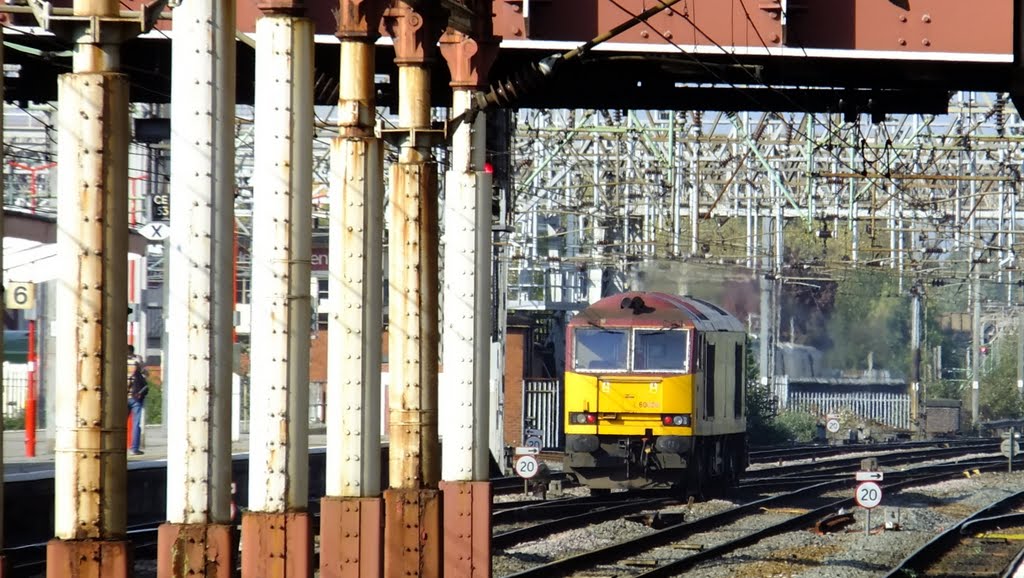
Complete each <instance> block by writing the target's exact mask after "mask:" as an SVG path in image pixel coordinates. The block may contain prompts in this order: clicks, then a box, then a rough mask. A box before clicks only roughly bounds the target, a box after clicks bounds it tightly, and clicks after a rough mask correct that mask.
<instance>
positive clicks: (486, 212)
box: [439, 6, 497, 577]
mask: <svg viewBox="0 0 1024 578" xmlns="http://www.w3.org/2000/svg"><path fill="white" fill-rule="evenodd" d="M488 8H489V6H488ZM484 13H486V14H490V10H489V9H487V10H486V11H485V12H484ZM488 24H489V22H488ZM487 32H489V31H487ZM489 37H490V34H489V33H482V34H480V35H479V36H478V38H488V39H489ZM441 53H442V54H443V55H444V58H445V60H446V61H447V62H448V68H449V70H450V71H451V76H452V81H451V86H452V88H453V89H454V94H453V96H452V115H453V116H454V117H455V118H459V117H460V116H461V115H463V114H467V113H468V112H469V110H470V107H471V106H472V104H473V95H474V92H475V91H476V90H478V89H479V88H481V87H482V86H483V83H484V80H486V78H487V73H488V70H489V69H490V66H491V63H492V62H493V61H494V57H495V56H496V55H497V42H495V41H493V40H490V41H478V40H477V38H472V37H469V36H466V35H465V34H462V33H460V32H454V31H449V32H448V33H446V34H445V35H444V37H443V38H442V39H441ZM465 118H466V121H464V122H461V123H459V124H458V125H457V126H456V127H455V132H454V134H453V135H452V154H451V159H452V165H451V170H450V171H448V174H447V180H446V186H445V208H444V222H445V227H444V242H445V247H446V248H447V249H446V250H445V253H444V272H445V277H444V295H445V297H444V333H443V339H444V348H443V349H444V374H443V381H442V383H441V385H440V388H441V390H442V391H441V395H442V396H443V398H444V400H445V403H444V404H443V405H442V406H441V407H440V408H439V413H440V422H441V424H443V426H442V427H443V429H444V431H443V432H442V435H443V437H444V440H445V451H444V454H443V455H442V461H441V477H442V478H443V480H444V481H443V482H441V484H440V488H441V491H442V492H443V493H444V515H443V519H444V575H445V576H466V577H489V576H490V575H491V484H490V482H489V481H488V480H489V476H488V474H489V466H490V446H489V436H488V434H489V431H490V430H489V428H488V408H489V405H490V404H489V388H490V379H489V375H490V344H491V323H490V321H491V283H490V281H491V275H490V272H491V259H490V256H491V191H490V187H491V183H490V175H489V174H487V173H485V172H484V170H483V167H484V162H485V160H486V155H485V152H486V150H485V148H486V142H485V130H486V122H485V121H486V119H485V116H484V115H483V114H475V115H468V116H466V117H465Z"/></svg>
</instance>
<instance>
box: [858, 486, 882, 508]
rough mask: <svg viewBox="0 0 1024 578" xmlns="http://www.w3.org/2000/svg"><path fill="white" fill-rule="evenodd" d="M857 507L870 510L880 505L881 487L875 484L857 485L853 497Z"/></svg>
mask: <svg viewBox="0 0 1024 578" xmlns="http://www.w3.org/2000/svg"><path fill="white" fill-rule="evenodd" d="M854 499H855V500H857V505H858V506H860V507H862V508H867V509H869V510H870V509H871V508H874V507H875V506H877V505H878V504H880V503H882V487H881V486H879V485H878V484H876V483H875V482H863V483H861V484H858V485H857V494H856V495H855V496H854Z"/></svg>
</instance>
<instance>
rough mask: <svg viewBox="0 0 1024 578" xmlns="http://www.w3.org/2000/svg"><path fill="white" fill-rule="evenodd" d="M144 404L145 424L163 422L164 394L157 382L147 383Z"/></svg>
mask: <svg viewBox="0 0 1024 578" xmlns="http://www.w3.org/2000/svg"><path fill="white" fill-rule="evenodd" d="M145 406H146V424H147V425H154V424H160V423H163V409H164V395H163V391H162V388H161V385H160V384H159V383H153V382H150V383H149V394H148V395H147V396H146V401H145Z"/></svg>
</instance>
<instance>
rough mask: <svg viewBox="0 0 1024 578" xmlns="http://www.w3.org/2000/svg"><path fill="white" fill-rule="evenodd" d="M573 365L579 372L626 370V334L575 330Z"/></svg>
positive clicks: (607, 330) (623, 331)
mask: <svg viewBox="0 0 1024 578" xmlns="http://www.w3.org/2000/svg"><path fill="white" fill-rule="evenodd" d="M573 335H574V336H575V339H576V346H575V348H574V352H575V353H574V355H573V357H574V359H573V363H574V366H575V369H577V370H579V371H588V370H598V369H600V370H608V369H611V370H618V371H625V370H626V369H627V366H626V359H627V353H628V346H629V340H628V336H629V335H628V333H627V332H626V330H625V329H590V328H580V329H577V330H576V331H575V332H574V333H573Z"/></svg>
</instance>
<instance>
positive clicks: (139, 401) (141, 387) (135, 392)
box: [128, 345, 149, 456]
mask: <svg viewBox="0 0 1024 578" xmlns="http://www.w3.org/2000/svg"><path fill="white" fill-rule="evenodd" d="M147 393H149V384H148V383H147V382H146V368H145V366H144V365H143V362H142V358H141V357H139V356H138V355H135V346H134V345H129V346H128V419H129V420H130V421H131V424H130V425H129V430H128V431H129V432H130V433H131V437H130V443H129V449H128V453H129V454H131V455H133V456H138V455H142V450H140V449H139V442H140V441H141V440H142V408H143V407H144V404H145V401H146V394H147Z"/></svg>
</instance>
